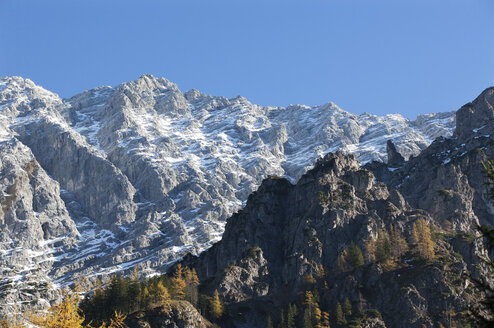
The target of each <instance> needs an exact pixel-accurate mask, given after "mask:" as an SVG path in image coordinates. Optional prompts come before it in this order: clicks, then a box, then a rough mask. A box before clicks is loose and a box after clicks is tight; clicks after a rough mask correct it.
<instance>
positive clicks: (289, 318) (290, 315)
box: [286, 304, 298, 328]
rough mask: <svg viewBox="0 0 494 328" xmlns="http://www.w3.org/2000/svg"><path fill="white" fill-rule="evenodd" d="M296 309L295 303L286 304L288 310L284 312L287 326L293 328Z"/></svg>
mask: <svg viewBox="0 0 494 328" xmlns="http://www.w3.org/2000/svg"><path fill="white" fill-rule="evenodd" d="M297 314H298V309H297V305H295V304H293V305H292V304H288V312H287V314H286V326H287V328H295V318H296V317H297Z"/></svg>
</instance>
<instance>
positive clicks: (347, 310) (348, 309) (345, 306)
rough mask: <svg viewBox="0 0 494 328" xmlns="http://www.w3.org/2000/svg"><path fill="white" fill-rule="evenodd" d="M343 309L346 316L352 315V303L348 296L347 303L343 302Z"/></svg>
mask: <svg viewBox="0 0 494 328" xmlns="http://www.w3.org/2000/svg"><path fill="white" fill-rule="evenodd" d="M343 311H344V313H345V317H347V318H348V317H351V316H352V304H350V300H348V297H347V298H346V299H345V303H343Z"/></svg>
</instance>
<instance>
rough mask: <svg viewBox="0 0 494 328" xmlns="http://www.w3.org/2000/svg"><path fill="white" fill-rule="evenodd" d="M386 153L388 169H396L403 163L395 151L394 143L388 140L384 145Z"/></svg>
mask: <svg viewBox="0 0 494 328" xmlns="http://www.w3.org/2000/svg"><path fill="white" fill-rule="evenodd" d="M386 152H387V153H388V166H389V167H392V168H394V167H398V166H401V165H402V164H403V163H405V159H404V158H403V156H401V154H400V153H399V152H398V151H397V150H396V147H395V145H394V143H393V142H392V141H391V140H388V142H387V143H386Z"/></svg>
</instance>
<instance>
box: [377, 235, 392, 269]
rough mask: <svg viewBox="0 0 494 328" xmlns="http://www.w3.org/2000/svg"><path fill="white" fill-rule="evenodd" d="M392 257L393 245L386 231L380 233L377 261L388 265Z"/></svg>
mask: <svg viewBox="0 0 494 328" xmlns="http://www.w3.org/2000/svg"><path fill="white" fill-rule="evenodd" d="M390 256H391V245H390V243H389V236H388V233H387V232H386V231H384V230H383V231H381V232H379V237H378V238H377V243H376V260H377V262H379V263H386V262H387V261H388V260H389V258H390Z"/></svg>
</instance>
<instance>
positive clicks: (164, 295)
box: [155, 281, 171, 310]
mask: <svg viewBox="0 0 494 328" xmlns="http://www.w3.org/2000/svg"><path fill="white" fill-rule="evenodd" d="M170 301H171V299H170V294H169V293H168V289H166V287H165V286H163V283H162V282H161V281H159V282H158V283H157V284H156V292H155V302H156V304H157V305H159V306H162V307H163V308H164V309H165V310H169V308H170Z"/></svg>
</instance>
